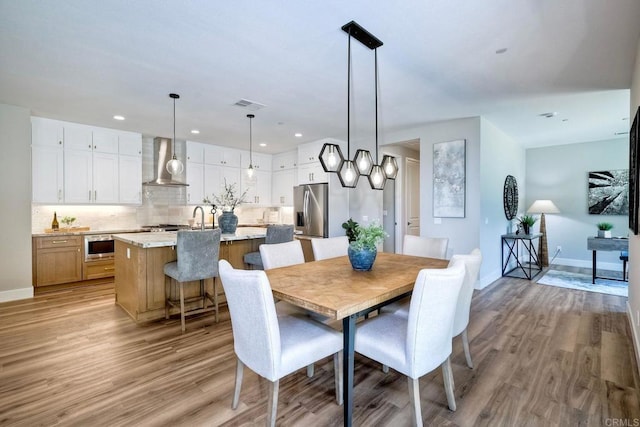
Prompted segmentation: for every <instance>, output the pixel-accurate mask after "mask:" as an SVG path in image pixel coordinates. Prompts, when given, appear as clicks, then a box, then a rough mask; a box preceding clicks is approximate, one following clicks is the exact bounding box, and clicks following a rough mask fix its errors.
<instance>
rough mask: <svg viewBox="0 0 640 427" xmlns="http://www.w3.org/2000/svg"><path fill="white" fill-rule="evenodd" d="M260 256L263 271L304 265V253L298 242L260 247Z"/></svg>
mask: <svg viewBox="0 0 640 427" xmlns="http://www.w3.org/2000/svg"><path fill="white" fill-rule="evenodd" d="M259 249H260V256H261V257H262V265H263V266H264V269H265V270H270V269H272V268H278V267H287V266H289V265H295V264H302V263H304V252H302V244H301V243H300V241H299V240H293V241H291V242H285V243H275V244H273V245H267V244H263V245H260V248H259Z"/></svg>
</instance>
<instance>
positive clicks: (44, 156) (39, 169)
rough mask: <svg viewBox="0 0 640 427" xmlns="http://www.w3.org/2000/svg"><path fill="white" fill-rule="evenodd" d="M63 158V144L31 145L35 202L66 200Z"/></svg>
mask: <svg viewBox="0 0 640 427" xmlns="http://www.w3.org/2000/svg"><path fill="white" fill-rule="evenodd" d="M63 159H64V151H63V150H62V145H60V146H55V145H54V146H51V147H49V146H37V145H34V146H33V147H31V168H32V169H31V176H32V194H31V199H32V201H33V202H34V203H62V202H64V161H63Z"/></svg>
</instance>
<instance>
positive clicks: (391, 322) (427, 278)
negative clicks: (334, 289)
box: [355, 260, 465, 426]
mask: <svg viewBox="0 0 640 427" xmlns="http://www.w3.org/2000/svg"><path fill="white" fill-rule="evenodd" d="M464 275H465V266H464V262H462V261H461V260H457V261H454V262H453V263H452V265H450V266H449V267H448V268H446V269H424V270H421V271H420V272H419V273H418V277H417V278H416V282H415V285H414V288H413V294H412V295H411V305H410V308H409V316H408V317H404V316H399V315H397V314H395V313H381V314H380V315H378V316H376V317H373V318H370V319H367V320H365V321H363V322H362V323H360V324H359V325H358V328H357V329H356V336H355V351H356V352H358V353H360V354H362V355H364V356H366V357H368V358H370V359H373V360H376V361H378V362H380V363H382V364H383V365H386V366H389V367H391V368H393V369H395V370H396V371H398V372H400V373H402V374H404V375H406V376H407V379H408V385H409V397H410V400H411V407H412V415H413V421H414V425H417V426H422V410H421V406H420V385H419V379H420V377H422V376H423V375H425V374H427V373H429V372H431V371H433V370H434V369H436V368H437V367H438V366H442V371H443V377H444V386H445V391H446V395H447V403H448V405H449V409H451V410H452V411H455V409H456V403H455V397H454V394H453V375H452V373H451V362H450V358H449V357H450V355H451V348H452V345H451V338H452V335H451V334H452V330H453V320H454V317H455V311H456V304H457V301H458V295H459V294H460V288H461V287H462V282H463V281H464Z"/></svg>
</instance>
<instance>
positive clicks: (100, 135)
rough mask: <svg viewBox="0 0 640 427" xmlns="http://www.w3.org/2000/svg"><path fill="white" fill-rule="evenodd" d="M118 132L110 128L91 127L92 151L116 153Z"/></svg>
mask: <svg viewBox="0 0 640 427" xmlns="http://www.w3.org/2000/svg"><path fill="white" fill-rule="evenodd" d="M118 137H119V133H118V132H117V131H115V130H111V129H97V128H94V129H93V147H92V148H93V151H95V152H98V153H112V154H118Z"/></svg>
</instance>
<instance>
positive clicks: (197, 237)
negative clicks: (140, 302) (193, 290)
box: [164, 228, 220, 333]
mask: <svg viewBox="0 0 640 427" xmlns="http://www.w3.org/2000/svg"><path fill="white" fill-rule="evenodd" d="M176 252H177V256H178V259H177V261H173V262H168V263H167V264H165V266H164V274H165V275H166V276H168V277H170V278H171V279H174V280H175V281H176V283H177V284H178V287H179V292H180V296H179V299H177V300H176V299H172V298H171V283H173V280H165V293H166V296H167V298H166V303H165V318H166V319H168V318H169V309H170V307H177V306H179V307H180V322H181V325H182V332H183V333H184V331H185V320H184V318H185V316H186V315H190V314H198V313H205V312H209V311H215V312H216V322H218V291H217V289H216V277H218V256H219V254H220V229H219V228H216V229H215V230H205V231H199V230H179V231H178V234H177V242H176ZM208 278H213V296H211V295H210V294H209V293H208V292H207V291H206V289H205V286H204V280H205V279H208ZM195 280H199V281H200V295H198V296H194V297H190V298H187V299H185V298H184V283H185V282H191V281H195ZM198 300H200V301H202V307H201V308H195V309H192V310H189V311H185V303H189V302H193V301H198ZM207 300H209V301H211V303H213V307H207Z"/></svg>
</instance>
